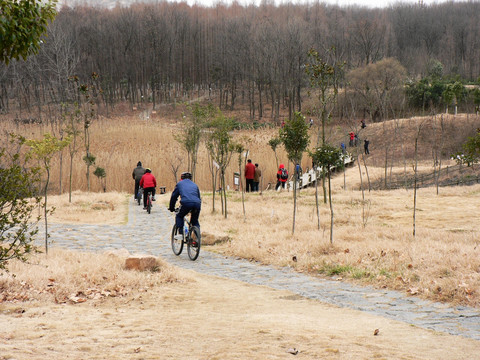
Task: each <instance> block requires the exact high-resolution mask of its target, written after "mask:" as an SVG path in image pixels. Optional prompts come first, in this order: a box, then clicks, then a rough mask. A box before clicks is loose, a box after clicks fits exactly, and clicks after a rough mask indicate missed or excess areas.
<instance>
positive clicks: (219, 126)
mask: <svg viewBox="0 0 480 360" xmlns="http://www.w3.org/2000/svg"><path fill="white" fill-rule="evenodd" d="M208 126H209V128H211V132H210V133H209V134H208V138H207V142H206V145H207V149H208V151H209V153H210V155H211V157H212V159H213V160H215V162H216V163H217V164H218V165H219V166H220V169H221V170H222V172H224V171H225V169H226V167H227V166H228V163H229V162H230V158H231V156H232V153H233V152H234V151H235V149H234V147H233V145H232V143H231V140H232V136H231V135H230V132H231V131H232V130H233V126H234V122H233V121H232V120H231V119H228V118H226V117H225V116H224V115H223V114H222V113H221V112H219V113H218V114H217V116H216V117H215V118H213V119H212V120H210V121H209V122H208Z"/></svg>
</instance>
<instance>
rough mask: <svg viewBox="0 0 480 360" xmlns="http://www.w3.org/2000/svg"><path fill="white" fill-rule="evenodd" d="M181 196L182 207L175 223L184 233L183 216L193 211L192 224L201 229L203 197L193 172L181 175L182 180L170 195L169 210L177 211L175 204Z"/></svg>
mask: <svg viewBox="0 0 480 360" xmlns="http://www.w3.org/2000/svg"><path fill="white" fill-rule="evenodd" d="M179 196H180V209H179V211H178V213H177V215H176V217H175V225H176V226H177V228H178V229H179V231H180V232H181V233H182V234H183V224H184V222H183V218H184V217H185V216H186V215H187V214H188V213H189V212H191V215H190V223H191V224H192V226H198V228H199V229H200V223H199V222H198V217H199V216H200V210H201V207H202V199H201V198H200V190H199V189H198V186H197V184H195V183H194V182H193V181H192V174H191V173H189V172H184V173H182V175H181V180H180V181H179V182H178V183H177V185H176V186H175V189H174V190H173V192H172V196H171V197H170V206H169V207H168V210H170V211H172V212H173V211H175V204H176V202H177V199H178V197H179Z"/></svg>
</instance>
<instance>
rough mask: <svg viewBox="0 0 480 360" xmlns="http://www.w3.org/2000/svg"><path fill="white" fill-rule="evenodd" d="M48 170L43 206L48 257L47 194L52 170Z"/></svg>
mask: <svg viewBox="0 0 480 360" xmlns="http://www.w3.org/2000/svg"><path fill="white" fill-rule="evenodd" d="M46 168H47V181H46V183H45V204H43V216H44V217H45V254H46V255H48V218H47V194H48V183H49V182H50V170H49V169H48V166H46Z"/></svg>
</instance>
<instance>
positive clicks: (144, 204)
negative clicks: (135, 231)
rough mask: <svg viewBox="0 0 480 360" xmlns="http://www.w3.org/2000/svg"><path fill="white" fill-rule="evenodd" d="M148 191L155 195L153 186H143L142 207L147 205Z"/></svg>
mask: <svg viewBox="0 0 480 360" xmlns="http://www.w3.org/2000/svg"><path fill="white" fill-rule="evenodd" d="M148 193H152V196H155V188H154V187H149V188H144V189H143V206H144V207H147V197H148Z"/></svg>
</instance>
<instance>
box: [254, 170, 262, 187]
mask: <svg viewBox="0 0 480 360" xmlns="http://www.w3.org/2000/svg"><path fill="white" fill-rule="evenodd" d="M261 176H262V170H260V169H259V167H258V164H255V173H254V175H253V191H258V188H259V186H258V185H259V184H260V177H261Z"/></svg>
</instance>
